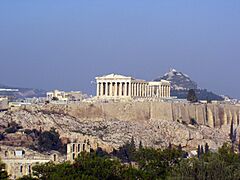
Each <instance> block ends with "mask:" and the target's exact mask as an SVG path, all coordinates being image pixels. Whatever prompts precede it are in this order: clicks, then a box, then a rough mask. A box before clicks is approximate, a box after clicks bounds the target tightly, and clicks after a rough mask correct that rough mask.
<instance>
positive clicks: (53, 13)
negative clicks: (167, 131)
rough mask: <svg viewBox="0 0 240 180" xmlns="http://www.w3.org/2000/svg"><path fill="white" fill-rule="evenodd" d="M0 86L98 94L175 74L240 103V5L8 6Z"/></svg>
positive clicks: (207, 1)
mask: <svg viewBox="0 0 240 180" xmlns="http://www.w3.org/2000/svg"><path fill="white" fill-rule="evenodd" d="M0 67H1V69H0V77H1V79H0V83H2V84H7V85H14V86H21V87H34V88H42V89H47V90H48V89H55V88H57V89H63V90H71V89H73V90H82V91H85V92H88V93H94V91H92V90H91V89H95V86H94V84H91V83H90V82H91V81H92V80H94V77H95V76H97V75H103V74H108V73H112V72H115V73H119V74H126V75H132V76H134V77H137V78H142V79H146V80H151V79H154V78H156V77H158V76H161V75H163V74H164V73H165V72H166V71H168V70H169V68H171V67H174V68H176V69H177V70H180V71H182V72H184V73H186V74H188V75H190V76H191V77H192V79H193V80H195V81H196V82H198V84H199V86H200V87H202V88H207V89H209V90H212V91H214V92H216V93H219V94H228V95H231V96H233V97H238V98H240V82H239V68H240V1H239V0H38V1H37V0H1V1H0Z"/></svg>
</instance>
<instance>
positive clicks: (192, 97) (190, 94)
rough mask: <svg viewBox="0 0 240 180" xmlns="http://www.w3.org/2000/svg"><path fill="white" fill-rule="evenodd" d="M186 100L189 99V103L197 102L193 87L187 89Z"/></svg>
mask: <svg viewBox="0 0 240 180" xmlns="http://www.w3.org/2000/svg"><path fill="white" fill-rule="evenodd" d="M187 100H188V101H190V102H191V103H195V102H198V98H197V96H196V93H195V91H194V89H190V90H189V91H188V95H187Z"/></svg>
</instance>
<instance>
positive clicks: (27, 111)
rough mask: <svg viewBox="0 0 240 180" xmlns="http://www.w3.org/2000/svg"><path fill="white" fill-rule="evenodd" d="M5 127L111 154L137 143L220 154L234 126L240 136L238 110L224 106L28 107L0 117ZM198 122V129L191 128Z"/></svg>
mask: <svg viewBox="0 0 240 180" xmlns="http://www.w3.org/2000/svg"><path fill="white" fill-rule="evenodd" d="M0 119H1V124H2V125H6V124H7V123H8V122H11V121H14V122H16V123H18V124H20V125H21V126H23V128H25V129H41V130H49V129H50V128H51V127H55V128H56V129H57V130H58V131H59V133H60V135H61V137H62V139H66V138H68V139H71V140H77V139H81V138H82V139H83V138H89V139H90V140H91V141H92V142H94V143H98V144H99V145H101V146H103V147H104V148H106V149H107V150H109V151H110V150H111V148H112V147H114V148H117V147H119V146H121V145H123V144H124V143H125V142H126V141H128V140H130V139H131V137H134V138H135V140H136V143H139V142H140V141H142V143H143V144H144V145H145V146H152V147H164V146H167V145H168V143H170V142H171V143H172V144H173V145H176V146H177V145H179V144H182V146H183V147H185V148H186V149H189V150H191V149H196V148H197V146H198V145H199V144H205V143H206V142H207V143H208V144H209V145H210V147H211V148H213V149H216V148H217V147H219V146H221V145H222V144H223V143H224V142H227V141H229V127H230V124H231V122H232V120H233V123H234V127H235V128H236V129H237V130H239V128H238V127H239V120H240V107H239V106H236V105H226V104H225V105H224V104H190V103H168V102H136V101H135V102H134V101H133V102H117V103H116V102H109V103H101V102H96V103H79V104H67V105H56V104H55V105H54V104H48V105H43V106H39V105H35V106H25V107H22V108H21V109H19V110H15V111H12V112H11V111H10V112H6V113H2V114H1V116H0ZM192 120H195V121H196V122H197V124H195V125H191V121H192Z"/></svg>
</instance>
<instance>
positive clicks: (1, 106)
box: [0, 97, 8, 111]
mask: <svg viewBox="0 0 240 180" xmlns="http://www.w3.org/2000/svg"><path fill="white" fill-rule="evenodd" d="M5 110H8V98H7V97H0V111H5Z"/></svg>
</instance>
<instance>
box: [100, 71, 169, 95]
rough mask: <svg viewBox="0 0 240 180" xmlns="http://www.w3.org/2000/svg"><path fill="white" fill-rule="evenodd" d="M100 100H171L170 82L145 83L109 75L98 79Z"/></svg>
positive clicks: (126, 77)
mask: <svg viewBox="0 0 240 180" xmlns="http://www.w3.org/2000/svg"><path fill="white" fill-rule="evenodd" d="M96 83H97V93H96V96H97V97H99V98H169V97H170V82H169V81H166V80H160V81H151V82H148V81H145V80H141V79H135V78H133V77H129V76H123V75H117V74H109V75H106V76H101V77H96Z"/></svg>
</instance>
